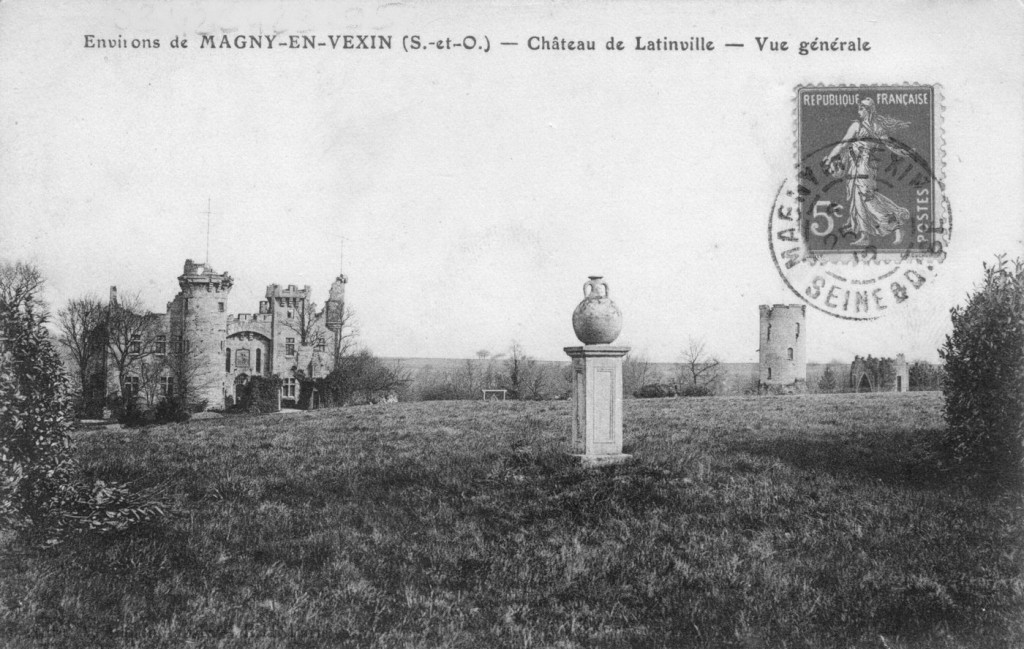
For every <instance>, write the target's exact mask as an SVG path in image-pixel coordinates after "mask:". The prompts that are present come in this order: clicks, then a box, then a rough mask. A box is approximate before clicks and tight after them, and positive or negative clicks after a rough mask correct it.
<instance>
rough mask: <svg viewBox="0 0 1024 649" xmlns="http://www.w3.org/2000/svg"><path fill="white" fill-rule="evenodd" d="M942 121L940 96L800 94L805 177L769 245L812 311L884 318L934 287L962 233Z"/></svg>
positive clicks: (782, 207) (799, 165)
mask: <svg viewBox="0 0 1024 649" xmlns="http://www.w3.org/2000/svg"><path fill="white" fill-rule="evenodd" d="M940 119H941V93H940V87H939V86H937V85H921V84H916V85H913V84H903V85H862V86H821V85H818V86H799V87H797V89H796V127H795V136H796V142H795V151H796V160H795V168H794V171H793V173H792V174H791V176H790V177H789V178H787V179H786V181H785V182H783V183H782V186H781V187H780V189H779V192H778V194H777V195H776V199H775V203H774V204H773V205H772V212H771V216H770V218H769V228H768V230H769V232H768V234H769V241H770V244H769V245H770V248H771V253H772V258H773V260H774V262H775V265H776V267H777V268H778V270H779V272H780V274H781V275H782V278H783V280H784V281H785V282H786V283H787V285H789V287H790V288H791V289H792V290H793V291H794V292H795V293H796V294H797V295H799V296H800V297H801V298H802V299H803V300H804V301H806V302H807V303H808V304H810V305H811V306H812V307H814V308H816V309H819V310H821V311H824V312H826V313H829V314H830V315H834V316H837V317H840V318H848V319H854V320H867V319H874V318H878V317H881V316H882V315H884V312H885V311H886V310H887V309H889V308H890V307H893V306H896V305H899V304H901V303H903V302H905V301H906V300H908V299H910V298H911V297H912V296H913V294H914V293H915V292H916V291H918V290H920V289H921V288H922V287H923V286H924V285H926V284H927V283H928V282H929V280H930V279H932V278H933V277H934V276H935V272H936V270H937V268H938V266H939V264H940V263H941V262H942V260H943V259H944V258H945V255H946V250H947V248H948V245H949V239H950V234H951V229H952V214H951V211H950V208H949V201H948V199H947V198H946V196H945V191H944V186H943V183H942V173H941V172H942V160H943V158H942V154H943V152H942V145H943V140H942V130H941V123H940Z"/></svg>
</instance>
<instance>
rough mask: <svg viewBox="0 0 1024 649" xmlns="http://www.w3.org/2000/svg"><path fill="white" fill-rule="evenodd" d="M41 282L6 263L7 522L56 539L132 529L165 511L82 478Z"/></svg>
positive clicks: (0, 502) (1, 301)
mask: <svg viewBox="0 0 1024 649" xmlns="http://www.w3.org/2000/svg"><path fill="white" fill-rule="evenodd" d="M41 286H42V279H41V276H40V275H39V274H38V271H36V270H35V269H34V268H32V267H30V266H26V265H24V264H17V265H11V264H0V525H2V526H3V527H5V528H12V529H27V528H29V527H34V528H35V529H36V530H38V531H39V532H43V533H45V534H47V535H48V536H51V538H50V539H49V542H50V543H54V542H59V540H60V535H61V534H62V533H63V532H68V531H75V530H82V529H97V530H105V529H111V528H116V529H125V528H127V527H129V526H130V525H131V524H132V523H133V522H138V521H142V520H152V519H154V518H155V517H157V516H161V515H163V513H164V512H163V508H162V506H160V505H159V504H158V503H156V502H143V501H141V500H139V499H138V498H137V497H134V496H132V494H131V493H130V492H129V491H128V489H127V487H125V486H123V485H119V484H107V483H103V482H99V481H97V482H95V483H92V484H89V483H87V482H86V481H84V480H83V479H82V478H81V476H80V473H79V467H78V465H77V463H76V462H75V461H74V458H73V455H72V447H71V440H70V437H69V436H68V432H69V430H70V414H71V400H70V398H69V394H68V389H67V388H68V382H67V378H66V376H65V374H64V368H63V364H62V363H61V360H60V358H59V356H58V355H57V353H56V351H55V350H54V348H53V345H52V344H51V343H50V340H49V337H48V334H47V331H46V328H45V327H44V326H43V324H44V322H45V315H43V314H42V313H41V311H42V309H41V306H42V305H41V304H40V303H39V301H38V299H37V298H36V297H35V293H36V291H38V290H39V289H40V288H41ZM53 533H56V534H57V536H56V537H52V534H53Z"/></svg>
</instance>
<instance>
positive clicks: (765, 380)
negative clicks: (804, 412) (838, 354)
mask: <svg viewBox="0 0 1024 649" xmlns="http://www.w3.org/2000/svg"><path fill="white" fill-rule="evenodd" d="M759 310H760V314H761V332H760V339H759V340H760V347H759V349H758V352H759V359H758V360H759V374H758V383H759V385H760V386H761V390H762V391H774V392H804V391H805V390H806V389H807V351H806V350H807V344H806V343H807V330H806V327H805V324H806V323H805V320H806V315H807V307H806V306H805V305H802V304H775V305H772V306H769V305H767V304H762V305H761V306H760V307H759Z"/></svg>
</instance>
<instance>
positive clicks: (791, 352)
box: [786, 347, 793, 360]
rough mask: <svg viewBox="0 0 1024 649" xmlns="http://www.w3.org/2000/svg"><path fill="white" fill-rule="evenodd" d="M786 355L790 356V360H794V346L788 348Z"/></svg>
mask: <svg viewBox="0 0 1024 649" xmlns="http://www.w3.org/2000/svg"><path fill="white" fill-rule="evenodd" d="M786 356H789V360H793V348H792V347H790V348H789V349H787V350H786Z"/></svg>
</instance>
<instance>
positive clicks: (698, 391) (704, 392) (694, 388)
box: [679, 384, 715, 397]
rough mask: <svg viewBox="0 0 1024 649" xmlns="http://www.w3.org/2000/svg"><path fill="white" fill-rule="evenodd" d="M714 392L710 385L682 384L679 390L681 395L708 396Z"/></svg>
mask: <svg viewBox="0 0 1024 649" xmlns="http://www.w3.org/2000/svg"><path fill="white" fill-rule="evenodd" d="M714 394H715V391H714V389H713V388H712V387H711V386H710V385H692V384H691V385H684V386H683V387H682V388H681V389H680V390H679V396H681V397H710V396H712V395H714Z"/></svg>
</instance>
